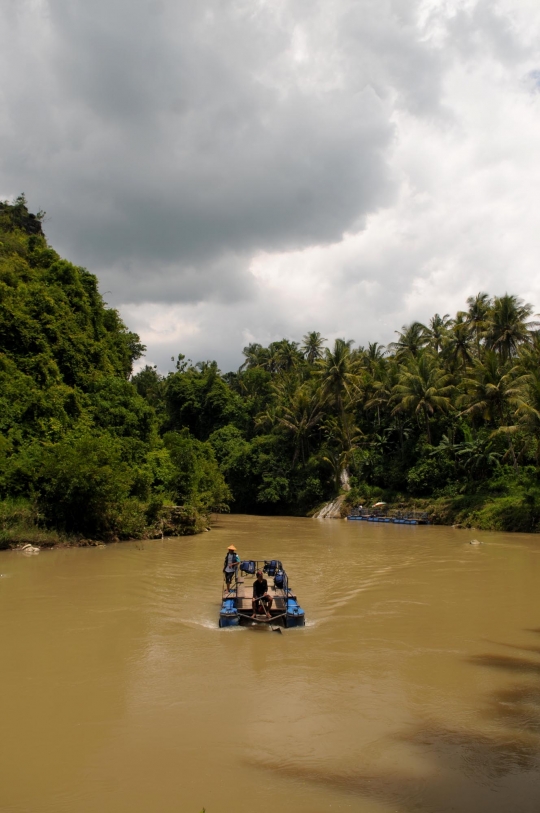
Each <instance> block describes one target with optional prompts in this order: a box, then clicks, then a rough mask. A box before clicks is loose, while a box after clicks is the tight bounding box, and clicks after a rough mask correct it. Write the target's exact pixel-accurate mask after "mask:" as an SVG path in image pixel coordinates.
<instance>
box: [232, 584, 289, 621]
mask: <svg viewBox="0 0 540 813" xmlns="http://www.w3.org/2000/svg"><path fill="white" fill-rule="evenodd" d="M267 581H268V594H269V595H270V596H272V598H273V599H274V600H273V602H272V608H271V610H270V615H272V616H275V615H281V613H284V612H285V610H286V609H287V602H286V599H285V591H284V590H282V589H281V588H276V587H274V585H273V584H270V580H269V579H268V580H267ZM253 582H254V579H249V580H245V579H238V580H237V582H236V590H235V589H234V582H233V589H232V590H231V591H230V592H229V591H228V590H223V598H224V599H226V598H236V609H237V610H239V611H240V612H242V613H247V612H249V614H250V615H251V613H252V612H253V605H252V599H253Z"/></svg>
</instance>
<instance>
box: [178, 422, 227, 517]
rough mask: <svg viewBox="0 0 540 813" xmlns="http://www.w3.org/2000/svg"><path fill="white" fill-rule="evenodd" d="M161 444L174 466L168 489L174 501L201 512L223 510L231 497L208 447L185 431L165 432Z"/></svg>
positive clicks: (209, 445)
mask: <svg viewBox="0 0 540 813" xmlns="http://www.w3.org/2000/svg"><path fill="white" fill-rule="evenodd" d="M164 442H165V447H166V448H167V450H168V452H169V455H170V459H171V463H172V466H173V478H172V482H171V483H170V486H171V489H172V491H173V494H174V496H175V498H176V501H177V502H178V503H180V504H182V505H192V506H195V507H196V508H198V509H201V510H203V511H221V510H224V509H225V508H226V507H227V504H228V500H229V499H230V496H231V495H230V491H229V488H228V486H227V484H226V483H225V479H224V477H223V475H222V473H221V471H220V470H219V467H218V464H217V461H216V458H215V456H214V451H213V449H212V446H211V444H210V443H203V442H202V441H200V440H197V438H194V437H193V436H192V435H190V433H189V430H188V429H187V428H184V429H182V431H181V432H167V434H166V435H165V437H164Z"/></svg>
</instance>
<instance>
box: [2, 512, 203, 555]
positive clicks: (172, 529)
mask: <svg viewBox="0 0 540 813" xmlns="http://www.w3.org/2000/svg"><path fill="white" fill-rule="evenodd" d="M130 508H131V511H126V510H125V509H124V511H123V512H122V514H123V515H122V516H119V517H118V522H117V523H116V524H115V526H114V527H112V528H111V530H110V531H109V532H108V533H104V534H101V535H100V536H99V537H96V538H88V537H87V536H83V535H81V534H68V533H63V532H62V531H59V530H56V529H51V528H46V527H44V526H43V523H42V520H41V517H40V515H39V512H38V510H37V508H36V507H35V505H33V504H32V503H31V502H29V501H26V500H4V501H2V502H0V550H22V549H23V548H24V547H25V546H31V547H33V548H37V549H39V548H73V547H80V548H83V547H92V546H98V545H103V544H107V543H110V542H121V541H128V540H136V539H162V538H163V537H165V536H192V535H194V534H198V533H202V532H203V531H206V530H209V516H208V515H206V514H202V513H200V512H198V511H196V510H195V509H192V508H186V507H183V506H178V505H168V506H154V507H153V508H152V507H149V506H148V505H146V504H144V503H135V502H133V504H132V505H130ZM150 517H152V521H151V522H149V521H148V520H149V518H150Z"/></svg>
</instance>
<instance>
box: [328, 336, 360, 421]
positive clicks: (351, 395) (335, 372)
mask: <svg viewBox="0 0 540 813" xmlns="http://www.w3.org/2000/svg"><path fill="white" fill-rule="evenodd" d="M352 344H353V341H352V339H351V340H349V341H345V339H336V340H335V342H334V347H333V349H332V350H330V349H329V348H328V347H327V348H326V349H325V353H324V356H323V357H322V358H321V359H318V361H317V365H318V369H317V373H318V375H319V377H320V380H321V385H322V388H323V392H324V393H325V394H326V395H328V396H329V397H330V398H331V399H332V400H333V402H334V405H335V407H336V410H337V413H338V415H343V414H344V412H345V407H346V405H347V404H348V403H350V402H352V401H355V400H357V398H358V386H359V384H360V377H359V374H358V373H359V370H358V365H357V362H355V360H354V359H353V358H352V354H351V347H352Z"/></svg>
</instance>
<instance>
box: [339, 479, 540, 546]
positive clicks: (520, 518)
mask: <svg viewBox="0 0 540 813" xmlns="http://www.w3.org/2000/svg"><path fill="white" fill-rule="evenodd" d="M456 490H457V489H456ZM461 490H462V491H463V492H464V493H453V494H452V493H447V494H440V495H438V496H433V497H416V496H411V495H407V494H397V493H395V492H390V491H384V490H383V489H374V488H365V489H362V488H361V487H360V488H358V487H357V488H354V489H353V490H352V491H350V492H349V493H348V494H346V495H345V496H344V499H343V502H342V505H341V516H343V517H345V516H347V515H348V514H349V513H350V512H351V511H352V510H353V509H354V508H356V507H357V506H358V505H359V504H360V505H365V506H370V505H373V504H374V503H375V502H378V501H383V502H385V503H386V504H387V507H388V509H398V510H401V511H407V510H409V511H423V512H426V513H427V514H428V516H429V521H430V522H431V523H433V524H434V525H451V526H452V525H453V526H457V527H462V528H478V529H479V530H484V531H507V532H509V533H540V487H539V486H538V485H537V484H536V483H535V482H531V480H530V479H526V478H520V479H518V478H514V479H512V478H507V479H506V481H504V480H502V481H500V482H499V483H497V492H496V493H484V492H482V491H478V492H477V493H471V492H467V491H466V487H463V486H462V487H461Z"/></svg>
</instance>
